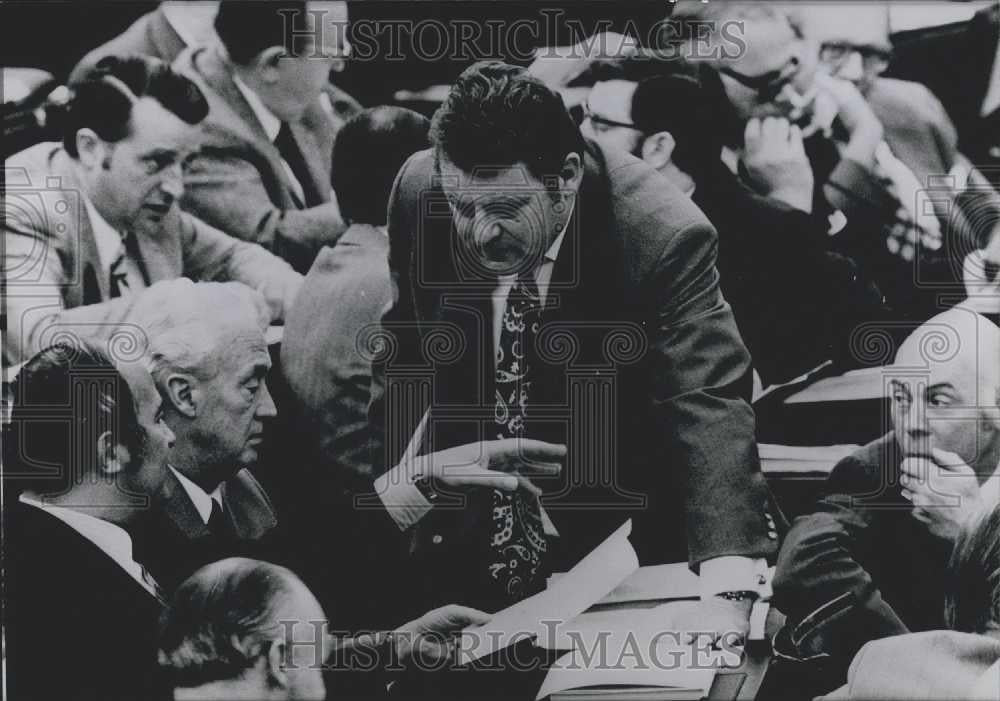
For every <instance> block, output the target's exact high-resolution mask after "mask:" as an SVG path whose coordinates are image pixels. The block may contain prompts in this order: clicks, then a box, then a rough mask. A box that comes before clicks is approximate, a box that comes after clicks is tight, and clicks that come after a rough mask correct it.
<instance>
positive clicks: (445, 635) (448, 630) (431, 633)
mask: <svg viewBox="0 0 1000 701" xmlns="http://www.w3.org/2000/svg"><path fill="white" fill-rule="evenodd" d="M492 617H493V616H491V615H490V614H488V613H483V612H482V611H477V610H476V609H472V608H467V607H465V606H456V605H451V606H442V607H441V608H437V609H434V610H433V611H429V612H427V613H425V614H424V615H423V616H421V617H420V618H418V619H416V620H414V621H410V622H409V623H406V624H405V625H403V626H402V627H400V628H399V629H397V630H396V631H395V632H394V633H393V641H394V642H395V645H396V656H397V659H398V660H399V661H400V662H402V663H403V664H406V663H407V662H408V661H410V660H411V659H413V658H416V663H417V664H418V665H427V666H429V667H433V666H435V665H437V664H440V663H441V662H443V661H445V660H447V659H449V658H450V657H451V655H453V654H454V651H455V635H456V634H457V633H459V632H461V631H462V630H463V629H464V628H467V627H469V626H473V625H483V624H485V623H488V622H489V620H490V619H491V618H492Z"/></svg>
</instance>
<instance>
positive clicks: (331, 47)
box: [301, 1, 349, 54]
mask: <svg viewBox="0 0 1000 701" xmlns="http://www.w3.org/2000/svg"><path fill="white" fill-rule="evenodd" d="M306 11H307V12H308V13H309V14H310V15H312V17H310V18H309V19H308V20H306V22H307V23H306V22H304V23H303V24H302V25H301V26H303V27H308V28H309V29H311V30H312V31H311V35H312V41H313V42H314V44H313V45H314V47H316V48H319V49H320V50H321V51H322V52H323V53H330V54H339V53H341V52H342V51H343V50H344V49H346V48H348V46H349V44H348V42H347V3H346V2H315V1H314V2H310V3H309V4H308V5H307V6H306ZM313 18H315V19H313ZM314 21H315V22H318V23H319V24H313V22H314Z"/></svg>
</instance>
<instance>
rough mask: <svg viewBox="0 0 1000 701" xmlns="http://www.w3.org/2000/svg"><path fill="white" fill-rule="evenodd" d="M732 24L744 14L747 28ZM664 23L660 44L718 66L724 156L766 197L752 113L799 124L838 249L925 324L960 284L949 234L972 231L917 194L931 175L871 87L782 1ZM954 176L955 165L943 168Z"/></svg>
mask: <svg viewBox="0 0 1000 701" xmlns="http://www.w3.org/2000/svg"><path fill="white" fill-rule="evenodd" d="M836 9H837V11H839V12H842V13H844V14H845V15H847V16H851V15H852V14H853V13H855V12H856V11H861V10H863V8H861V7H860V6H856V5H838V6H837V8H836ZM795 18H796V19H797V17H795ZM731 22H739V23H740V24H739V25H736V26H738V27H739V29H738V30H737V29H733V26H734V25H732V24H730V23H731ZM664 26H665V31H664V33H663V35H662V41H663V42H664V46H663V47H661V48H663V49H667V50H670V51H674V52H676V51H680V52H682V55H684V56H703V57H704V56H707V57H708V58H707V59H706V60H707V61H708V62H709V63H710V64H711V65H712V66H713V67H714V68H716V69H717V70H718V71H719V74H720V76H721V78H722V82H723V87H724V89H725V92H726V94H727V95H728V97H729V107H730V110H729V112H730V114H729V115H727V117H726V123H727V124H728V128H727V129H726V132H725V136H726V146H727V147H728V154H727V157H730V158H731V161H732V163H733V165H734V166H735V165H736V163H737V162H739V161H742V167H743V168H744V170H745V174H746V176H747V182H748V184H750V185H751V186H752V187H754V189H756V190H757V191H758V192H760V193H761V194H768V192H767V178H759V177H758V176H759V172H760V170H761V169H762V168H764V169H766V168H767V166H768V165H769V164H768V160H767V158H766V157H767V156H768V155H769V154H767V153H766V152H765V153H759V154H758V159H757V161H755V160H754V159H748V158H747V154H746V153H745V152H744V149H743V147H744V133H745V126H746V124H747V122H748V121H749V120H751V119H753V118H759V119H762V120H763V119H766V118H768V117H771V118H773V119H777V120H783V121H787V122H789V123H797V124H799V125H800V126H801V127H802V129H803V136H804V137H805V138H806V139H807V141H806V143H805V146H806V149H807V153H808V155H809V159H810V163H811V165H812V170H813V174H814V182H815V183H816V185H817V188H816V193H815V199H816V206H815V211H816V212H817V213H819V214H822V216H824V217H827V216H829V217H831V218H830V226H829V230H830V233H831V234H832V235H834V236H833V238H831V239H830V246H831V248H832V249H833V250H836V251H838V252H841V253H844V254H846V255H848V256H850V257H851V258H853V259H854V260H855V261H856V262H857V263H858V264H859V265H860V266H861V268H862V272H863V273H864V274H865V275H867V276H869V277H870V278H871V279H872V280H873V281H874V282H875V283H876V284H877V285H878V287H879V289H880V290H881V291H882V292H883V294H885V296H886V299H887V302H888V304H889V306H890V307H892V308H893V309H894V311H895V312H896V313H897V315H905V316H906V317H907V318H912V319H915V320H917V321H923V320H925V319H927V318H928V317H930V316H931V315H933V314H934V312H935V311H938V310H939V309H940V308H939V306H938V304H937V302H938V300H937V297H938V292H939V291H940V289H941V287H942V286H945V287H947V286H951V288H952V289H951V291H954V292H957V291H959V290H960V289H961V286H962V285H961V280H960V279H959V277H958V275H957V274H956V273H957V269H956V266H955V265H952V264H951V263H952V261H950V260H949V255H950V254H951V253H952V251H951V246H952V244H953V242H952V241H951V236H950V234H951V233H953V232H956V231H957V232H964V231H965V230H966V228H965V227H957V228H956V227H953V226H952V222H951V221H950V220H948V219H947V218H946V217H938V216H935V215H934V213H932V212H928V211H927V210H926V208H925V207H924V206H922V205H923V204H927V205H928V206H929V205H930V203H929V202H926V200H927V199H928V198H927V197H924V198H923V200H924V202H918V200H919V199H920V198H921V195H922V194H924V193H923V192H922V190H923V188H925V187H926V183H922V182H921V181H920V180H919V177H918V176H919V175H920V168H918V167H917V164H916V163H915V162H912V161H911V162H910V163H906V162H904V161H905V160H906V159H907V158H908V157H909V156H911V155H913V153H912V151H906V150H903V149H900V152H899V153H894V152H893V147H892V145H891V144H890V143H889V142H888V141H887V135H886V128H885V125H884V124H883V123H882V121H881V120H880V119H879V117H878V115H877V114H876V113H875V111H874V110H873V109H872V107H871V106H870V105H869V104H868V102H867V101H866V100H865V98H864V96H863V95H862V94H861V93H860V92H859V90H858V89H857V88H856V87H855V86H854V85H853V84H852V83H851V82H849V81H846V80H843V79H840V78H836V77H834V76H832V75H830V74H829V73H828V71H827V70H825V69H821V68H822V67H821V66H820V60H819V51H818V48H817V46H816V43H815V42H813V41H811V40H809V39H807V38H805V37H804V36H803V30H802V27H801V26H799V24H798V22H797V21H796V22H793V21H792V18H790V16H789V15H788V14H787V13H786V10H785V9H783V8H782V7H781V6H778V5H769V4H766V3H742V2H732V3H709V4H704V3H698V2H683V3H678V4H677V5H676V6H675V9H674V12H673V14H672V15H671V17H670V19H669V21H668V22H667V23H666V24H665V25H664ZM734 35H735V36H734ZM920 157H921V160H922V161H923V162H926V161H927V159H928V156H926V155H925V154H923V153H921V156H920ZM948 167H950V165H949V166H948ZM915 172H916V173H917V175H915V174H914V173H915ZM931 172H932V173H933V171H931ZM946 173H947V167H946V168H945V169H944V170H943V171H942V172H941V173H940V174H942V175H944V174H946ZM953 197H954V195H952V198H953ZM930 199H932V200H938V199H941V197H939V196H935V197H933V198H930ZM945 211H951V209H950V208H947V207H945V208H943V210H942V214H943V213H944V212H945ZM959 248H960V249H961V248H962V247H961V246H960V247H959ZM966 252H967V251H963V253H962V255H963V256H964V254H965V253H966ZM960 265H961V259H959V260H958V266H959V267H960ZM914 280H919V281H920V282H921V283H924V284H919V285H915V284H914Z"/></svg>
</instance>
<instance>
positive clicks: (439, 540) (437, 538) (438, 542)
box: [431, 534, 444, 545]
mask: <svg viewBox="0 0 1000 701" xmlns="http://www.w3.org/2000/svg"><path fill="white" fill-rule="evenodd" d="M443 541H444V538H442V537H441V535H440V534H435V535H434V537H433V538H431V542H432V543H434V545H441V543H442V542H443Z"/></svg>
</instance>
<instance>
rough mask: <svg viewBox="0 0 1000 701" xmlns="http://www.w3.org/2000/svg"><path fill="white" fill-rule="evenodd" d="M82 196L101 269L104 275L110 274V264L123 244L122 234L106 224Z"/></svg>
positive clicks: (92, 205) (85, 197)
mask: <svg viewBox="0 0 1000 701" xmlns="http://www.w3.org/2000/svg"><path fill="white" fill-rule="evenodd" d="M82 197H83V206H84V207H85V208H86V210H87V217H88V218H89V219H90V228H91V230H92V231H93V232H94V241H95V243H96V244H97V256H98V257H99V258H100V259H101V269H102V270H103V271H104V276H105V277H108V276H109V275H110V274H111V266H112V265H113V264H114V262H115V259H116V258H118V252H119V251H120V250H121V248H122V246H123V245H124V244H123V242H122V235H121V234H120V233H118V232H117V231H115V229H114V227H112V226H111V225H110V224H108V222H107V220H106V219H105V218H104V217H102V216H101V213H100V212H98V211H97V207H95V206H94V203H93V202H91V201H90V198H89V197H87V196H86V195H82Z"/></svg>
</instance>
